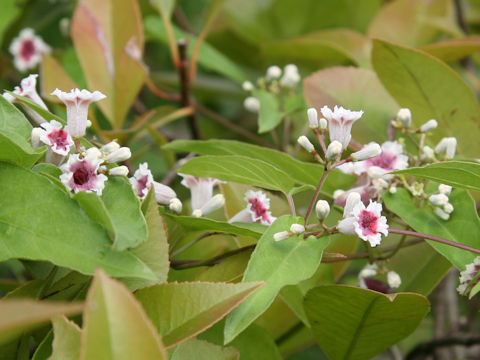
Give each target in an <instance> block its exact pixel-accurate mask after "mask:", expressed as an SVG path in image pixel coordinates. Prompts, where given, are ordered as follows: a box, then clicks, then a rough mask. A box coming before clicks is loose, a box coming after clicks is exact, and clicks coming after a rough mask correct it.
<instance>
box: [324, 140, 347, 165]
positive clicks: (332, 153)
mask: <svg viewBox="0 0 480 360" xmlns="http://www.w3.org/2000/svg"><path fill="white" fill-rule="evenodd" d="M342 151H343V147H342V144H341V143H340V142H339V141H337V140H334V141H332V142H331V143H330V144H329V145H328V148H327V153H326V154H325V157H326V158H327V159H328V160H335V159H336V158H337V157H338V156H340V154H341V153H342Z"/></svg>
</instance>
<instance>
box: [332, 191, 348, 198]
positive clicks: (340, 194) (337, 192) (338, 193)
mask: <svg viewBox="0 0 480 360" xmlns="http://www.w3.org/2000/svg"><path fill="white" fill-rule="evenodd" d="M343 194H345V190H342V189H337V190H335V191H334V192H333V196H332V197H333V200H337V199H338V198H339V197H340V196H342V195H343Z"/></svg>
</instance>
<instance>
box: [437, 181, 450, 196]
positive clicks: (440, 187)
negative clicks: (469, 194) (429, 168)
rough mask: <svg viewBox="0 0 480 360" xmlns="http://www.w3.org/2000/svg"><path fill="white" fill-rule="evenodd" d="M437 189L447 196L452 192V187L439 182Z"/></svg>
mask: <svg viewBox="0 0 480 360" xmlns="http://www.w3.org/2000/svg"><path fill="white" fill-rule="evenodd" d="M438 191H439V192H440V193H441V194H445V195H447V196H448V195H450V193H451V192H452V187H451V186H450V185H445V184H440V185H438Z"/></svg>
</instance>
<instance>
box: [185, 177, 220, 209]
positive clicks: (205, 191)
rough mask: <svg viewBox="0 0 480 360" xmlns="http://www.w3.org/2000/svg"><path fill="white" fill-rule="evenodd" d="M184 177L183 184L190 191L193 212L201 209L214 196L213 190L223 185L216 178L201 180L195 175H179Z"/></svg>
mask: <svg viewBox="0 0 480 360" xmlns="http://www.w3.org/2000/svg"><path fill="white" fill-rule="evenodd" d="M178 175H180V176H182V177H183V180H182V182H181V184H182V185H183V186H185V187H186V188H188V189H190V194H191V204H192V211H195V210H198V209H200V208H201V207H202V206H204V205H205V204H206V203H207V202H208V201H209V200H210V199H211V198H212V196H213V188H214V187H215V186H216V185H219V184H221V183H223V181H220V180H218V179H214V178H200V177H196V176H193V175H185V174H178Z"/></svg>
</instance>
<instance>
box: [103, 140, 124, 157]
mask: <svg viewBox="0 0 480 360" xmlns="http://www.w3.org/2000/svg"><path fill="white" fill-rule="evenodd" d="M118 149H120V144H119V143H117V142H116V141H110V142H109V143H108V144H105V145H103V146H102V147H101V148H100V150H101V151H103V152H104V153H106V154H110V153H112V152H114V151H116V150H118Z"/></svg>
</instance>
